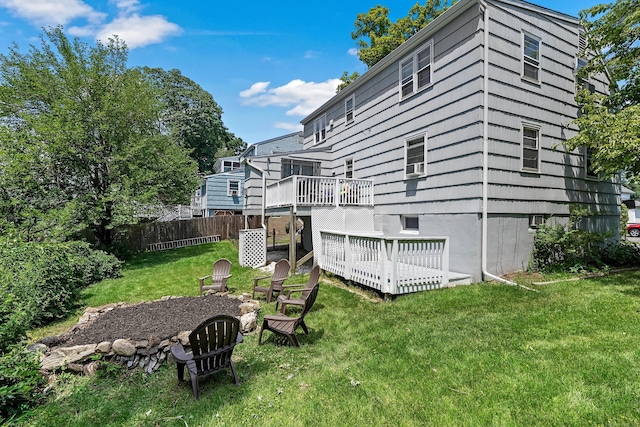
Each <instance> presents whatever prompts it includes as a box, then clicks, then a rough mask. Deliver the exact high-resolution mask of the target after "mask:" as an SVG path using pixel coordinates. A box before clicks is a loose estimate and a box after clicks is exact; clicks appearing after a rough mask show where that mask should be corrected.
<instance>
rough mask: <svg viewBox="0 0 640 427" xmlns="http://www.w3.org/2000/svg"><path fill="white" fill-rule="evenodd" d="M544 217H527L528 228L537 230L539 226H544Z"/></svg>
mask: <svg viewBox="0 0 640 427" xmlns="http://www.w3.org/2000/svg"><path fill="white" fill-rule="evenodd" d="M544 223H545V217H544V215H529V228H532V229H534V230H535V229H537V228H540V226H541V225H544Z"/></svg>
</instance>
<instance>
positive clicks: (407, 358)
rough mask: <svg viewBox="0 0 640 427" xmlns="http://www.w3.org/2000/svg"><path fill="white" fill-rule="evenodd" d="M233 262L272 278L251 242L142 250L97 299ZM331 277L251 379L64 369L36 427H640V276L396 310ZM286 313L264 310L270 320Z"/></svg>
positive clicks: (400, 303)
mask: <svg viewBox="0 0 640 427" xmlns="http://www.w3.org/2000/svg"><path fill="white" fill-rule="evenodd" d="M221 256H225V257H227V258H229V259H231V260H232V262H234V268H233V270H232V274H233V277H232V278H231V279H230V280H229V286H230V288H231V290H232V291H234V293H239V292H242V291H250V289H251V286H252V281H251V278H252V277H254V276H257V275H259V272H257V271H253V270H250V269H243V268H240V267H238V266H237V259H238V257H237V249H236V248H235V247H234V246H233V245H232V244H230V243H229V242H220V243H216V244H209V245H202V246H197V247H191V248H184V249H178V250H172V251H166V252H158V253H148V254H143V255H140V256H138V257H136V258H135V259H132V260H131V261H129V262H128V263H127V264H126V266H125V268H124V276H123V277H122V278H120V279H117V280H108V281H104V282H101V283H99V284H96V285H94V286H92V287H91V288H89V289H88V290H87V291H86V292H85V299H86V304H87V305H90V306H97V305H102V304H106V303H109V302H114V301H131V302H133V301H144V300H152V299H157V298H160V297H161V296H163V295H197V294H198V288H197V282H196V278H197V277H198V276H200V275H205V274H207V273H208V270H209V268H210V267H209V266H210V265H211V263H212V262H213V260H214V259H216V258H217V257H221ZM297 279H298V280H296V281H295V282H299V283H303V282H304V281H306V278H305V277H300V278H297ZM289 282H290V283H295V282H294V281H293V280H291V281H289ZM321 283H322V284H321V286H320V292H319V294H318V299H317V301H316V304H315V305H314V309H313V310H312V311H311V313H310V314H309V315H308V316H307V318H306V320H307V322H306V323H307V325H308V326H309V328H310V334H309V335H308V336H305V335H304V334H302V332H301V334H302V335H300V334H299V337H300V343H301V347H300V348H299V349H294V348H291V347H288V346H283V345H279V344H276V343H275V342H274V340H273V339H272V336H273V335H271V334H270V332H265V334H264V337H263V341H264V338H265V337H266V343H265V344H264V345H263V346H260V347H258V346H257V333H254V334H251V335H247V336H245V342H244V343H243V344H241V345H239V346H238V347H236V350H235V352H234V360H235V361H236V369H237V371H238V376H239V378H240V385H239V386H235V385H233V384H232V381H233V378H232V375H231V373H230V372H229V373H227V372H222V373H220V374H217V375H215V376H213V377H211V378H210V379H209V380H207V381H205V382H204V383H202V384H201V397H200V400H199V401H197V402H196V401H194V400H193V397H192V394H191V386H190V384H189V382H188V381H186V382H184V383H182V384H181V385H177V379H176V368H175V365H171V366H167V367H165V368H162V369H160V371H158V372H157V373H156V374H154V375H145V374H142V373H140V372H137V371H134V372H128V371H126V370H123V369H114V368H111V369H103V370H102V371H101V372H100V374H99V375H97V376H95V377H81V376H72V375H69V374H60V375H58V377H57V379H56V381H55V383H54V386H53V389H52V392H51V395H50V400H49V401H48V402H47V403H45V404H44V405H42V406H40V407H38V408H37V409H36V410H35V411H34V412H33V414H32V415H31V416H30V417H29V418H28V419H27V420H26V421H25V422H24V425H29V426H44V425H46V426H64V427H71V426H93V425H101V426H189V427H194V426H241V425H251V426H256V425H260V426H303V425H316V426H487V425H494V426H557V425H562V426H572V425H574V426H584V425H606V426H609V425H626V426H633V425H640V348H639V346H638V342H639V339H638V338H639V331H640V272H628V273H624V274H618V275H611V276H606V277H601V278H593V279H589V280H581V281H572V282H562V283H555V284H550V285H544V286H540V287H538V288H537V289H539V291H540V292H532V291H527V290H525V289H522V288H517V287H510V286H507V285H500V284H478V285H471V286H462V287H457V288H453V289H447V290H442V291H430V292H422V293H419V294H414V295H408V296H403V297H400V298H397V299H396V300H395V301H393V302H384V303H374V302H371V301H370V300H368V299H366V298H363V297H361V296H360V295H357V294H355V293H351V292H349V291H347V290H345V289H342V288H340V287H337V286H333V285H331V284H330V283H329V281H327V280H326V279H324V278H321ZM530 286H532V285H530ZM532 287H533V286H532ZM274 306H275V303H273V302H272V303H271V304H269V306H266V307H264V304H263V307H264V309H263V314H264V313H273V312H274ZM76 321H77V317H76V318H74V319H71V320H69V321H68V322H62V323H60V324H58V325H55V326H51V327H48V328H46V329H42V330H38V331H33V334H32V335H33V336H34V337H37V336H44V335H50V334H52V333H58V332H59V331H61V330H63V329H66V328H67V327H68V326H69V325H71V324H73V323H75V322H76Z"/></svg>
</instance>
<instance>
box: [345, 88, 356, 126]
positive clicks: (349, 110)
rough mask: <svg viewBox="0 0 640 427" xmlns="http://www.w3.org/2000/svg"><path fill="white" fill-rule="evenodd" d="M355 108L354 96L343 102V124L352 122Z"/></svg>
mask: <svg viewBox="0 0 640 427" xmlns="http://www.w3.org/2000/svg"><path fill="white" fill-rule="evenodd" d="M354 106H355V95H351V96H350V97H349V98H347V99H345V100H344V122H345V124H347V125H348V124H351V123H353V120H354V117H355V116H354V110H355V108H354Z"/></svg>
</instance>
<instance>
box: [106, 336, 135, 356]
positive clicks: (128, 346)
mask: <svg viewBox="0 0 640 427" xmlns="http://www.w3.org/2000/svg"><path fill="white" fill-rule="evenodd" d="M112 348H113V351H115V352H116V354H119V355H120V356H133V355H134V354H136V346H135V345H134V343H133V342H132V341H131V340H127V339H117V340H115V341H114V342H113V344H112Z"/></svg>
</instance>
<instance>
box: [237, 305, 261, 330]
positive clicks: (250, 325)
mask: <svg viewBox="0 0 640 427" xmlns="http://www.w3.org/2000/svg"><path fill="white" fill-rule="evenodd" d="M257 324H258V315H257V314H256V313H255V312H253V311H252V312H251V313H247V314H244V315H242V317H241V318H240V332H242V333H245V334H246V333H248V332H252V331H254V330H255V329H256V326H257Z"/></svg>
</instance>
